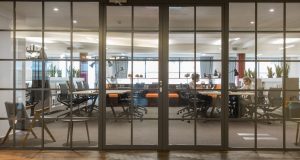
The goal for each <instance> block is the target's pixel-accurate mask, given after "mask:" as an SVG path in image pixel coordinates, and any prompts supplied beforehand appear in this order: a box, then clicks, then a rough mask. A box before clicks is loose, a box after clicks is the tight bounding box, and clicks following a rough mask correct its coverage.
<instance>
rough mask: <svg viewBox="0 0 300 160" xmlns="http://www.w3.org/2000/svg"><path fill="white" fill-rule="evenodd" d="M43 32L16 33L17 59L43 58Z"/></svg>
mask: <svg viewBox="0 0 300 160" xmlns="http://www.w3.org/2000/svg"><path fill="white" fill-rule="evenodd" d="M41 49H42V33H41V32H21V31H20V32H16V50H17V53H16V57H17V59H36V58H42V54H41Z"/></svg>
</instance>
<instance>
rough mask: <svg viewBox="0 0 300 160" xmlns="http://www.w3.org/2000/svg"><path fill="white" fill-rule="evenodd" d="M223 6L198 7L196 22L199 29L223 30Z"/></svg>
mask: <svg viewBox="0 0 300 160" xmlns="http://www.w3.org/2000/svg"><path fill="white" fill-rule="evenodd" d="M221 22H222V21H221V7H207V6H205V7H196V23H197V25H196V26H197V29H199V30H221Z"/></svg>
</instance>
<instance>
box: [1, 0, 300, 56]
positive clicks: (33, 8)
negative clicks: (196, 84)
mask: <svg viewBox="0 0 300 160" xmlns="http://www.w3.org/2000/svg"><path fill="white" fill-rule="evenodd" d="M11 4H12V3H7V2H0V21H1V23H0V28H2V29H5V28H9V27H11V26H12V23H11V22H12V21H11V20H12V6H11ZM69 4H70V3H66V2H46V3H45V29H70V12H69V11H70V5H69ZM287 7H288V8H287V16H288V18H287V27H288V28H287V30H290V29H292V30H300V16H299V15H300V13H299V12H300V4H287ZM54 8H58V9H59V10H58V11H54V10H53V9H54ZM16 9H17V28H18V29H41V26H42V25H41V24H42V17H41V15H42V14H41V12H42V11H41V3H40V2H17V8H16ZM270 9H274V12H270V11H269V10H270ZM73 11H74V20H76V21H77V23H74V29H98V24H99V22H98V3H82V2H74V9H73ZM131 11H132V10H131V7H126V6H121V7H107V15H108V18H107V28H108V29H109V30H112V31H111V32H108V33H107V42H106V43H107V47H106V48H107V53H108V54H110V55H130V54H131V34H130V33H125V32H121V33H120V32H114V31H113V30H128V29H131V15H132V14H131ZM254 12H255V8H254V4H253V3H252V4H250V3H232V4H230V29H231V30H248V31H254V26H255V24H251V23H250V22H251V21H253V22H255V19H254V17H255V14H254ZM282 12H283V4H281V3H259V4H258V20H257V22H258V29H259V30H260V31H264V30H268V31H282V30H283V28H282V24H283V16H282ZM169 14H170V24H169V25H170V30H193V29H194V22H193V20H194V17H193V15H194V9H193V7H172V8H170V12H169ZM158 26H159V24H158V8H157V7H134V28H135V30H154V31H157V30H158ZM196 28H197V29H198V30H199V29H201V30H220V29H221V8H219V7H197V8H196ZM73 37H74V39H73V41H74V44H73V45H74V47H75V52H88V53H89V54H90V55H95V54H98V42H99V38H98V33H97V32H94V33H92V32H80V33H79V32H78V33H75V34H74V35H73ZM17 38H20V39H26V41H27V45H29V44H31V43H34V44H38V43H41V33H34V32H17ZM287 38H288V39H287V40H286V41H287V42H288V43H287V44H286V46H287V55H289V56H298V55H300V53H298V51H299V49H300V41H299V40H300V34H287ZM274 41H275V42H277V41H281V42H282V41H283V34H274V33H270V34H258V43H257V44H258V46H257V47H258V54H259V55H261V56H266V57H268V56H278V57H282V54H283V53H282V52H283V50H282V48H283V44H282V43H278V42H277V43H275V44H274ZM196 42H197V45H196V48H197V51H196V52H197V53H199V54H203V55H209V54H211V55H214V56H220V54H221V53H220V52H221V34H220V33H218V32H205V33H204V32H203V33H197V39H196ZM229 42H230V47H229V49H230V53H231V54H235V53H246V54H247V55H248V56H253V55H254V51H255V48H254V47H255V41H254V32H253V33H237V32H232V33H230V40H229ZM45 43H46V44H45V46H46V53H47V54H49V55H53V56H59V55H61V54H63V53H68V52H69V50H68V47H70V33H67V32H46V34H45ZM169 43H170V47H169V48H170V55H172V56H174V57H177V56H189V55H192V53H194V34H193V32H190V33H188V32H182V33H175V32H171V33H170V35H169ZM47 50H48V51H47ZM133 52H134V54H135V55H136V56H144V57H145V56H146V57H156V56H157V55H158V54H157V53H158V32H142V33H135V34H134V50H133Z"/></svg>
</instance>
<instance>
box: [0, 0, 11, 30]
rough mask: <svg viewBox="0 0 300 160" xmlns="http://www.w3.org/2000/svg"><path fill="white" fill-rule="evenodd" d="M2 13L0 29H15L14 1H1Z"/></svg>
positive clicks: (0, 9)
mask: <svg viewBox="0 0 300 160" xmlns="http://www.w3.org/2000/svg"><path fill="white" fill-rule="evenodd" d="M0 14H1V15H2V16H1V17H0V29H13V2H0ZM3 15H4V16H3Z"/></svg>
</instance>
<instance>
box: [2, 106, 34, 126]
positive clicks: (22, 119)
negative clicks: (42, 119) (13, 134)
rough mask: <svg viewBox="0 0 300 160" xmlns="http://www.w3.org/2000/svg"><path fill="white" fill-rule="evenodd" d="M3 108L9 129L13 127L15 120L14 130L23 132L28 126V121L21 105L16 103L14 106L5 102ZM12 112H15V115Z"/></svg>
mask: <svg viewBox="0 0 300 160" xmlns="http://www.w3.org/2000/svg"><path fill="white" fill-rule="evenodd" d="M5 108H6V112H7V118H8V122H9V126H10V127H13V124H14V119H15V118H16V120H17V123H16V126H15V129H17V130H24V129H27V128H28V127H29V126H30V120H29V118H28V115H27V112H26V109H25V107H24V104H23V103H16V104H15V105H14V103H12V102H5ZM14 110H15V111H16V114H15V113H14ZM15 115H16V116H15Z"/></svg>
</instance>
